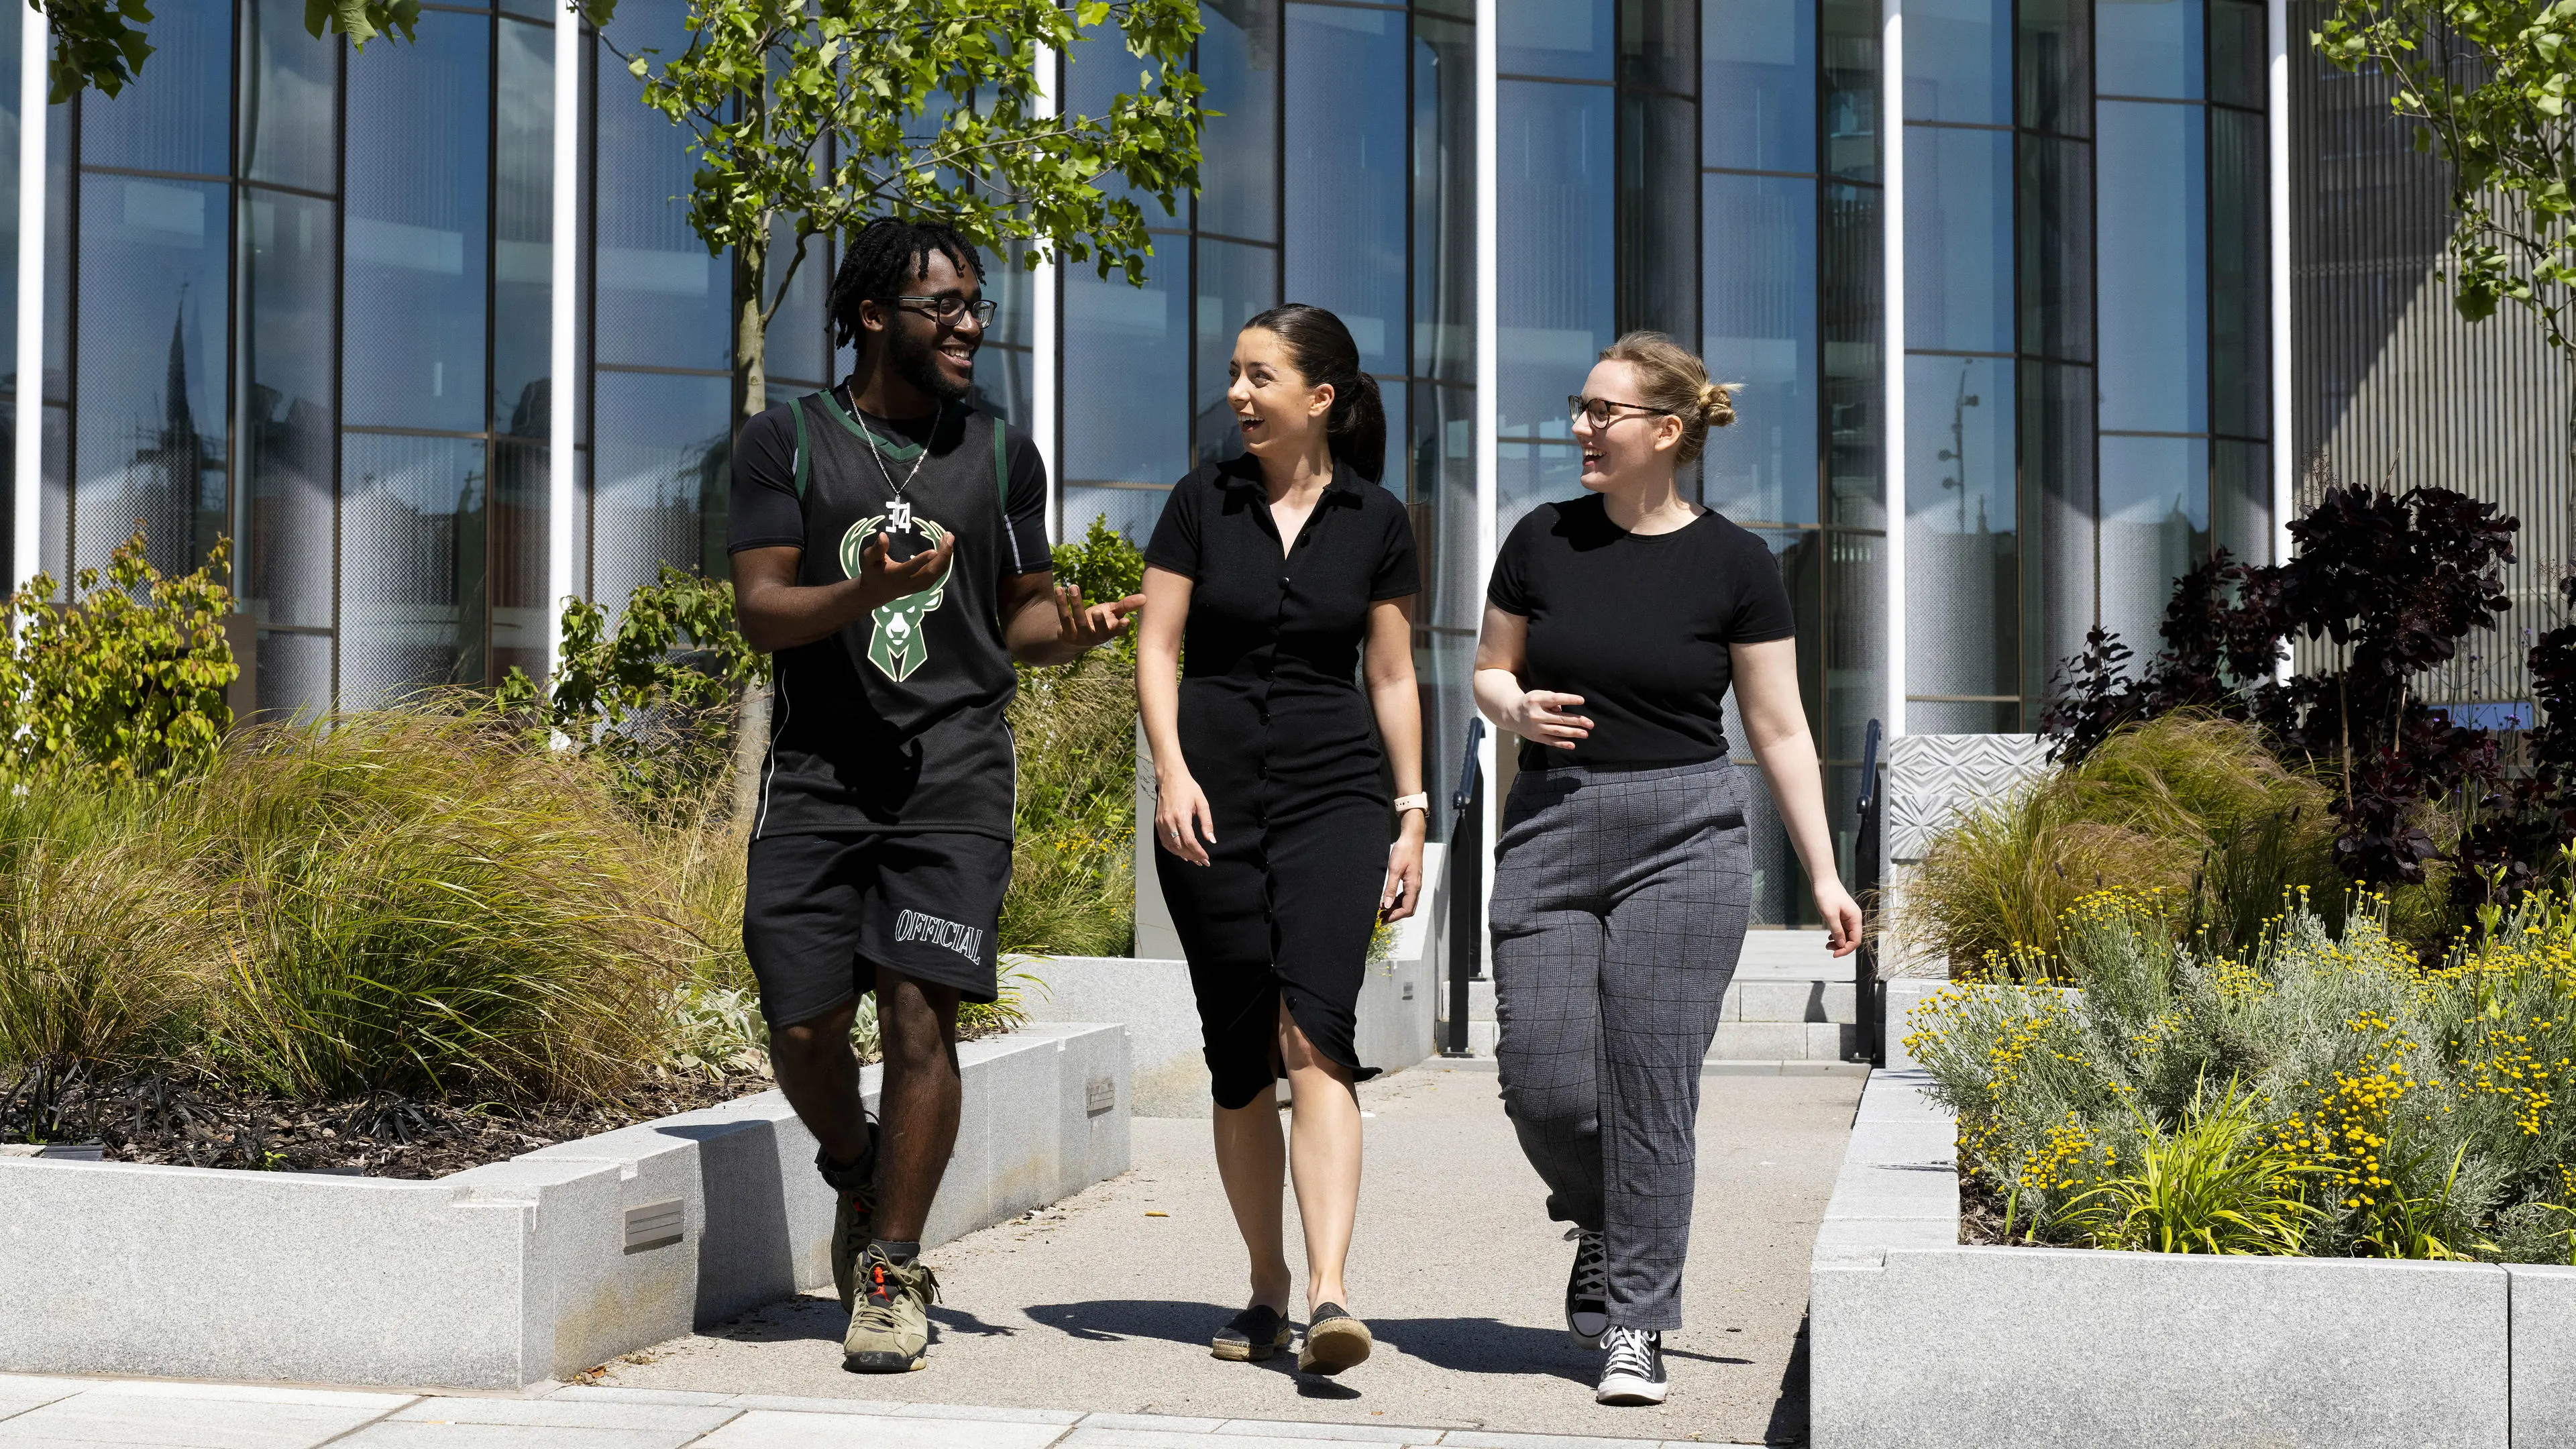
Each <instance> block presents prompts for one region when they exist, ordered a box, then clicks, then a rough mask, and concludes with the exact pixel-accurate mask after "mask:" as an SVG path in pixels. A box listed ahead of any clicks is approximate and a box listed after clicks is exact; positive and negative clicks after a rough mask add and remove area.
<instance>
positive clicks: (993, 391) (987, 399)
mask: <svg viewBox="0 0 2576 1449" xmlns="http://www.w3.org/2000/svg"><path fill="white" fill-rule="evenodd" d="M1029 366H1030V363H1029V351H1028V349H1027V348H1025V347H997V346H995V345H993V344H992V343H989V342H988V343H985V344H984V346H983V347H982V348H981V349H980V350H979V351H977V352H976V354H975V386H974V389H973V391H972V392H971V393H969V394H968V396H969V399H970V400H971V401H972V402H973V403H974V404H975V406H976V408H977V409H978V410H979V411H982V412H987V413H990V414H992V415H993V416H995V417H997V418H1000V419H1002V420H1003V421H1004V422H1007V423H1009V424H1010V425H1011V426H1012V427H1015V428H1018V429H1019V430H1020V431H1022V432H1027V431H1028V430H1029V427H1030V426H1031V423H1032V421H1033V420H1034V419H1035V418H1036V416H1037V414H1036V410H1035V409H1034V408H1033V407H1032V406H1031V400H1030V394H1029Z"/></svg>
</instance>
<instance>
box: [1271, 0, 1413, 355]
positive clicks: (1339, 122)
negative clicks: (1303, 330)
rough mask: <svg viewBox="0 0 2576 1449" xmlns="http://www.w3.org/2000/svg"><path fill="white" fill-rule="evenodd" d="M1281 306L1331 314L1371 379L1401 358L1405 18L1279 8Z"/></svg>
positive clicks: (1393, 13) (1330, 7)
mask: <svg viewBox="0 0 2576 1449" xmlns="http://www.w3.org/2000/svg"><path fill="white" fill-rule="evenodd" d="M1287 133H1288V158H1287V166H1288V171H1287V184H1288V215H1287V217H1286V223H1287V237H1288V248H1287V253H1286V257H1285V259H1284V266H1285V267H1286V270H1287V280H1286V283H1285V285H1284V286H1283V288H1282V292H1281V295H1282V296H1283V298H1284V299H1285V300H1288V301H1295V302H1311V303H1313V304H1315V305H1316V306H1318V307H1327V308H1330V309H1331V310H1332V311H1333V312H1334V313H1336V314H1337V315H1339V316H1340V317H1341V319H1342V322H1343V324H1344V325H1345V326H1347V327H1349V328H1350V329H1351V339H1352V340H1353V341H1354V342H1357V343H1358V344H1359V349H1360V366H1361V368H1362V369H1363V370H1365V371H1369V372H1402V371H1404V370H1405V355H1404V210H1405V204H1406V195H1405V193H1406V188H1407V185H1408V182H1409V178H1408V177H1407V175H1406V170H1405V165H1406V154H1405V153H1406V134H1405V115H1404V15H1403V13H1402V12H1401V11H1389V10H1356V9H1351V8H1349V7H1346V6H1334V5H1290V6H1289V7H1288V118H1287Z"/></svg>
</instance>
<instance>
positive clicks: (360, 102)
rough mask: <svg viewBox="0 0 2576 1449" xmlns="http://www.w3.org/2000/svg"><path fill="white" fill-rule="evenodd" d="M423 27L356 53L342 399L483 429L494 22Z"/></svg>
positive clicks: (345, 404) (389, 416)
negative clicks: (413, 36)
mask: <svg viewBox="0 0 2576 1449" xmlns="http://www.w3.org/2000/svg"><path fill="white" fill-rule="evenodd" d="M419 37H420V38H419V39H418V40H417V41H415V42H413V43H411V44H408V45H386V46H370V47H369V48H368V50H367V53H366V55H365V56H364V57H359V56H355V55H353V56H351V57H350V58H349V77H350V86H349V99H348V117H349V119H348V124H349V135H348V148H349V152H348V197H347V209H346V213H345V216H346V219H345V221H344V223H343V225H344V227H345V228H346V233H347V234H346V236H345V238H344V240H343V246H342V251H343V256H344V257H345V259H346V268H347V271H346V280H345V282H344V291H343V295H344V297H345V299H346V300H345V301H344V303H343V305H344V306H345V307H346V309H347V314H348V328H349V337H350V345H349V346H348V347H346V348H344V349H343V350H342V353H341V357H342V366H343V369H344V371H343V375H342V388H343V391H342V394H341V399H342V403H341V405H342V408H343V410H344V412H345V414H346V417H345V421H346V422H347V423H348V424H350V425H353V426H368V425H375V426H388V427H411V428H451V429H455V430H458V431H463V432H473V431H479V430H481V429H482V427H483V426H484V384H483V313H484V296H483V284H484V264H485V253H484V238H485V236H486V234H487V226H488V222H487V220H486V217H487V211H488V208H487V204H486V187H487V183H488V180H489V171H488V169H487V168H488V164H489V150H490V147H489V143H488V140H487V137H488V135H489V132H488V131H487V129H486V126H487V115H488V110H489V107H490V104H491V92H490V80H489V71H488V63H489V58H490V53H491V40H492V34H491V22H489V21H486V20H476V19H469V18H467V17H464V16H459V15H442V14H436V13H432V14H428V15H424V16H423V17H422V18H421V22H420V28H419ZM423 116H438V117H441V118H442V119H441V121H440V123H439V124H438V125H435V126H424V125H422V124H421V123H420V118H421V117H423ZM656 119H657V120H658V118H656ZM666 144H667V142H666Z"/></svg>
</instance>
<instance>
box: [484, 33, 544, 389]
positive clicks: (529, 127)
mask: <svg viewBox="0 0 2576 1449" xmlns="http://www.w3.org/2000/svg"><path fill="white" fill-rule="evenodd" d="M498 52H499V55H500V74H499V84H498V86H497V87H496V89H495V91H494V99H493V109H494V111H495V113H496V124H497V126H498V128H499V129H498V134H497V135H496V137H495V138H494V145H493V162H494V165H495V168H496V172H497V174H496V175H495V176H494V177H493V184H492V287H493V292H492V419H493V423H492V425H493V427H494V428H495V429H497V430H500V431H504V432H511V433H516V434H518V435H519V436H521V437H530V438H542V437H544V436H545V435H546V408H547V376H548V373H549V371H550V370H551V364H552V357H551V354H550V353H549V352H548V348H549V347H550V346H551V345H552V338H553V333H554V316H553V312H552V310H551V309H552V302H551V301H550V299H551V298H552V297H553V295H554V272H553V267H554V247H553V246H552V245H551V242H550V238H552V237H553V235H554V175H555V165H554V135H555V62H554V31H553V29H552V28H550V27H547V26H539V25H503V26H501V27H500V45H499V47H498Z"/></svg>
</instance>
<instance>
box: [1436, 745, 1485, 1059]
mask: <svg viewBox="0 0 2576 1449" xmlns="http://www.w3.org/2000/svg"><path fill="white" fill-rule="evenodd" d="M1484 742H1485V722H1484V720H1483V719H1481V718H1477V719H1470V720H1469V721H1467V753H1466V756H1465V758H1463V759H1461V760H1460V761H1459V762H1458V788H1457V790H1456V792H1455V793H1453V794H1452V795H1451V796H1450V797H1449V808H1450V809H1451V810H1453V811H1455V812H1456V813H1455V815H1453V816H1452V817H1451V819H1450V822H1449V859H1448V866H1449V1041H1448V1044H1447V1045H1446V1046H1444V1047H1442V1048H1441V1049H1440V1054H1441V1055H1442V1056H1444V1057H1464V1056H1472V1055H1474V1053H1473V1052H1471V1051H1470V1050H1468V1047H1467V1012H1468V1010H1469V1007H1468V995H1469V991H1468V983H1469V982H1471V981H1473V980H1475V979H1476V974H1477V968H1478V967H1480V966H1481V965H1483V964H1484V959H1485V952H1484V945H1485V931H1484V904H1485V901H1484V896H1485V849H1484V837H1485V813H1484V811H1483V810H1481V809H1479V808H1478V807H1477V800H1478V797H1479V796H1480V795H1482V794H1483V793H1484V779H1485V771H1484V762H1483V760H1482V759H1480V758H1479V755H1480V753H1481V751H1480V748H1479V747H1480V746H1482V745H1483V744H1484Z"/></svg>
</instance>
